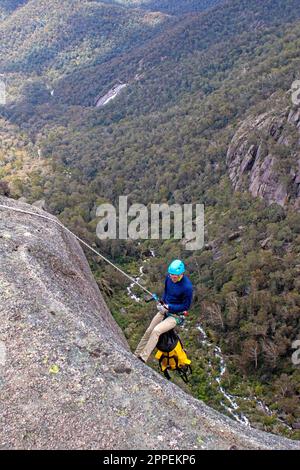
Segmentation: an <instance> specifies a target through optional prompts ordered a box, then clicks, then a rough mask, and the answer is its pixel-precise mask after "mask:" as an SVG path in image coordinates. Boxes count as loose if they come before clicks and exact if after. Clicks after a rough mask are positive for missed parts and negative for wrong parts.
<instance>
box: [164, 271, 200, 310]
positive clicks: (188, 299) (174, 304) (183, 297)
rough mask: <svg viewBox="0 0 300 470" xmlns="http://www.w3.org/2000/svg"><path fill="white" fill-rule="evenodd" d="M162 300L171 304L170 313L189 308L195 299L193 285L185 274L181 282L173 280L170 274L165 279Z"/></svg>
mask: <svg viewBox="0 0 300 470" xmlns="http://www.w3.org/2000/svg"><path fill="white" fill-rule="evenodd" d="M162 300H163V301H164V302H165V303H166V304H167V305H168V306H169V313H180V312H184V311H185V310H188V309H189V308H190V306H191V303H192V300H193V285H192V283H191V281H190V280H189V278H188V277H186V276H185V275H184V276H183V278H182V279H181V281H179V282H173V281H172V280H171V279H170V277H169V276H167V277H166V280H165V291H164V294H163V296H162Z"/></svg>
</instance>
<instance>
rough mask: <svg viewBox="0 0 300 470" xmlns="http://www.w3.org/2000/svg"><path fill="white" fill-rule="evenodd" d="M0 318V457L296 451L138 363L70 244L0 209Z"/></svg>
mask: <svg viewBox="0 0 300 470" xmlns="http://www.w3.org/2000/svg"><path fill="white" fill-rule="evenodd" d="M0 204H4V205H9V206H13V207H17V208H21V209H25V210H26V209H27V210H28V209H29V210H30V211H33V212H37V213H40V214H43V211H42V210H41V209H39V208H36V207H32V206H28V205H27V204H24V203H20V202H16V201H13V200H11V199H8V198H5V197H0ZM0 315H1V321H0V345H1V348H0V355H1V360H0V389H1V392H0V448H1V449H16V448H19V449H20V448H22V449H36V448H43V449H54V448H56V449H62V448H63V449H72V448H78V449H83V448H85V449H96V448H98V449H228V448H229V447H230V446H232V445H235V446H237V447H238V448H241V449H244V448H251V449H255V448H262V449H264V448H300V444H298V443H296V442H292V441H289V440H287V439H284V438H280V437H276V436H273V435H270V434H266V433H262V432H259V431H256V430H253V429H248V428H245V427H244V426H242V425H240V424H238V423H236V422H233V421H232V420H231V419H229V418H226V417H224V416H222V415H221V414H219V413H217V412H215V411H213V410H211V409H210V408H208V407H207V406H205V405H204V404H203V403H202V402H200V401H197V400H195V399H193V398H192V397H190V396H188V395H187V394H185V393H184V392H183V391H182V390H180V389H179V388H178V387H176V386H175V385H173V384H172V383H168V382H167V381H166V380H165V379H164V378H163V377H161V376H160V375H158V374H157V373H156V372H154V371H153V370H152V369H150V368H148V367H147V366H145V365H143V364H142V363H140V361H138V360H137V359H136V358H135V357H134V356H133V355H132V354H131V353H130V351H129V349H128V346H127V343H126V340H125V338H124V336H123V334H122V332H121V330H120V329H119V327H118V326H117V325H116V323H115V322H114V320H113V319H112V317H111V315H110V312H109V311H108V309H107V306H106V304H105V302H104V301H103V299H102V296H101V294H100V292H99V290H98V288H97V285H96V283H95V281H94V279H93V277H92V274H91V272H90V269H89V266H88V264H87V261H86V259H85V256H84V254H83V251H82V249H81V247H80V246H79V244H78V243H77V241H76V240H75V239H73V238H72V236H71V235H69V234H67V233H65V232H64V231H63V230H62V229H61V228H60V227H59V226H57V225H56V224H54V223H53V224H52V222H50V221H46V220H43V219H40V218H35V217H33V216H30V215H25V214H21V213H16V212H12V211H6V210H3V209H1V208H0ZM170 430H171V431H172V432H171V433H170Z"/></svg>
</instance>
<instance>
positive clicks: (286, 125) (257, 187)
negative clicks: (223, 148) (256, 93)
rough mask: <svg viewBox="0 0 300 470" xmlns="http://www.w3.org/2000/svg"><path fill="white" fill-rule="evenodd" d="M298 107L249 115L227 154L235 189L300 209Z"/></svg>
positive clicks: (299, 130)
mask: <svg viewBox="0 0 300 470" xmlns="http://www.w3.org/2000/svg"><path fill="white" fill-rule="evenodd" d="M299 132H300V109H289V108H288V109H285V110H284V111H283V112H281V113H280V112H274V111H269V112H266V113H264V114H261V115H260V116H258V117H257V118H254V117H250V118H248V119H247V120H246V121H245V122H244V123H243V124H242V125H241V126H240V128H239V129H238V130H237V132H236V134H235V136H234V137H233V139H232V142H231V144H230V147H229V149H228V153H227V166H228V171H229V177H230V179H231V181H232V183H233V186H234V189H235V190H244V189H247V190H249V191H250V192H251V194H252V195H253V196H255V197H257V196H258V197H261V198H264V199H265V200H266V201H267V202H268V203H269V204H271V203H273V202H275V203H277V204H279V205H281V206H287V205H289V206H292V207H294V208H295V209H297V210H300V149H299Z"/></svg>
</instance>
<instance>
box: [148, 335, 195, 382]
mask: <svg viewBox="0 0 300 470" xmlns="http://www.w3.org/2000/svg"><path fill="white" fill-rule="evenodd" d="M155 358H156V359H158V361H159V365H160V368H161V371H162V372H163V374H164V376H165V377H166V378H167V379H168V380H170V379H171V377H170V374H169V370H175V371H176V372H178V374H179V375H180V377H181V378H182V380H183V381H184V382H185V383H188V376H189V375H190V374H191V373H192V368H191V361H190V359H189V358H188V357H187V355H186V352H185V350H184V349H183V345H182V342H181V339H180V338H179V336H178V334H177V333H176V332H175V330H174V329H173V330H170V331H167V332H166V333H163V334H162V335H160V337H159V340H158V343H157V352H156V354H155Z"/></svg>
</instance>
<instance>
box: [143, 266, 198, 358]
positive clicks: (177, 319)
mask: <svg viewBox="0 0 300 470" xmlns="http://www.w3.org/2000/svg"><path fill="white" fill-rule="evenodd" d="M184 273H185V266H184V263H183V262H182V261H181V260H178V259H176V260H174V261H172V263H171V264H170V266H169V268H168V275H167V277H166V280H165V291H164V294H163V297H162V299H161V301H160V302H158V304H157V309H158V313H157V314H156V315H155V317H154V318H153V320H152V321H151V323H150V325H149V327H148V328H147V330H146V333H145V334H144V336H143V337H142V339H141V341H140V342H139V344H138V346H137V348H136V351H135V355H136V356H137V357H138V358H139V359H140V360H141V361H143V362H147V360H148V358H149V356H150V354H151V353H152V351H153V350H154V348H155V346H156V345H157V342H158V339H159V337H160V335H161V334H162V333H165V332H166V331H169V330H172V329H173V328H175V326H176V325H182V324H183V322H184V318H185V317H184V312H186V311H187V310H188V309H189V308H190V305H191V303H192V298H193V286H192V283H191V281H190V280H189V279H188V277H187V276H186V275H185V274H184Z"/></svg>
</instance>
